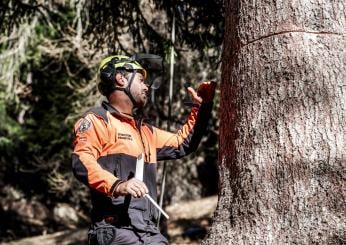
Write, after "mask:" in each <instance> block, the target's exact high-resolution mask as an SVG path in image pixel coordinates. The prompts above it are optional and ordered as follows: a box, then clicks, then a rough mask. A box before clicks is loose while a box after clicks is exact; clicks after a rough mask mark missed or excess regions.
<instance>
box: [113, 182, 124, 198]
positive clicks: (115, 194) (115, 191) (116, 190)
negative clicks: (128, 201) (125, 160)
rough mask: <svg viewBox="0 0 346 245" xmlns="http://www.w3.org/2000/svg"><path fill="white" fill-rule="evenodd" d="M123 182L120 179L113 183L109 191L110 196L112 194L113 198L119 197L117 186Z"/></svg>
mask: <svg viewBox="0 0 346 245" xmlns="http://www.w3.org/2000/svg"><path fill="white" fill-rule="evenodd" d="M124 182H125V181H124V180H122V179H117V180H116V181H115V182H114V184H113V186H112V188H111V189H112V191H111V194H112V196H114V197H116V196H119V195H120V193H119V186H120V185H121V184H122V183H124Z"/></svg>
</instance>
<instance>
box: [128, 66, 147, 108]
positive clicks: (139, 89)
mask: <svg viewBox="0 0 346 245" xmlns="http://www.w3.org/2000/svg"><path fill="white" fill-rule="evenodd" d="M131 76H132V74H131V75H130V77H129V79H130V78H131ZM130 90H131V94H132V96H133V98H134V99H135V100H136V102H137V106H138V107H143V106H144V105H145V104H146V103H147V100H148V91H149V89H148V87H147V85H146V84H145V83H144V76H143V75H142V74H141V73H139V72H136V74H135V77H134V78H133V81H132V85H131V88H130Z"/></svg>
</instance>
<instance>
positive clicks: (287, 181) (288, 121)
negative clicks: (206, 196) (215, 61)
mask: <svg viewBox="0 0 346 245" xmlns="http://www.w3.org/2000/svg"><path fill="white" fill-rule="evenodd" d="M345 10H346V2H345V1H344V0H335V1H323V0H308V1H303V0H295V1H273V0H271V1H270V0H264V1H246V0H233V1H229V2H227V3H226V34H225V41H224V57H223V70H222V84H221V106H220V108H221V111H220V120H221V128H220V153H219V162H220V165H219V172H220V193H219V202H218V206H217V210H216V212H215V215H214V223H213V226H212V228H211V230H210V232H209V235H208V237H207V238H206V239H205V241H204V244H286V243H287V244H314V243H317V244H339V243H343V242H346V234H345V233H346V222H345V210H346V205H345V197H346V193H345V192H346V190H345V179H346V171H345V165H346V164H345V161H346V136H345V127H346V49H345V47H346V35H345V33H346V30H345V27H346V18H345Z"/></svg>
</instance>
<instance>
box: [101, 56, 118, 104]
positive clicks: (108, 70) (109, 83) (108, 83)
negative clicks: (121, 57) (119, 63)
mask: <svg viewBox="0 0 346 245" xmlns="http://www.w3.org/2000/svg"><path fill="white" fill-rule="evenodd" d="M115 73H116V69H115V67H114V58H113V59H112V60H111V61H110V62H108V63H107V64H106V65H105V66H104V67H103V68H102V70H101V71H100V80H101V81H100V83H99V84H98V88H99V91H100V92H101V94H102V95H104V96H106V97H108V96H109V95H110V94H111V93H112V92H113V91H114V90H115V89H116V88H115V84H114V79H115Z"/></svg>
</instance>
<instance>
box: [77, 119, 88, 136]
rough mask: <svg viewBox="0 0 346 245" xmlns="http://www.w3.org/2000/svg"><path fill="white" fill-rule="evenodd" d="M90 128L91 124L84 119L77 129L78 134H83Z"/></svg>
mask: <svg viewBox="0 0 346 245" xmlns="http://www.w3.org/2000/svg"><path fill="white" fill-rule="evenodd" d="M90 126H91V122H90V121H89V120H88V119H86V118H84V119H83V121H82V122H81V124H80V126H79V128H78V132H79V133H83V132H85V131H87V130H88V129H89V128H90Z"/></svg>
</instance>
